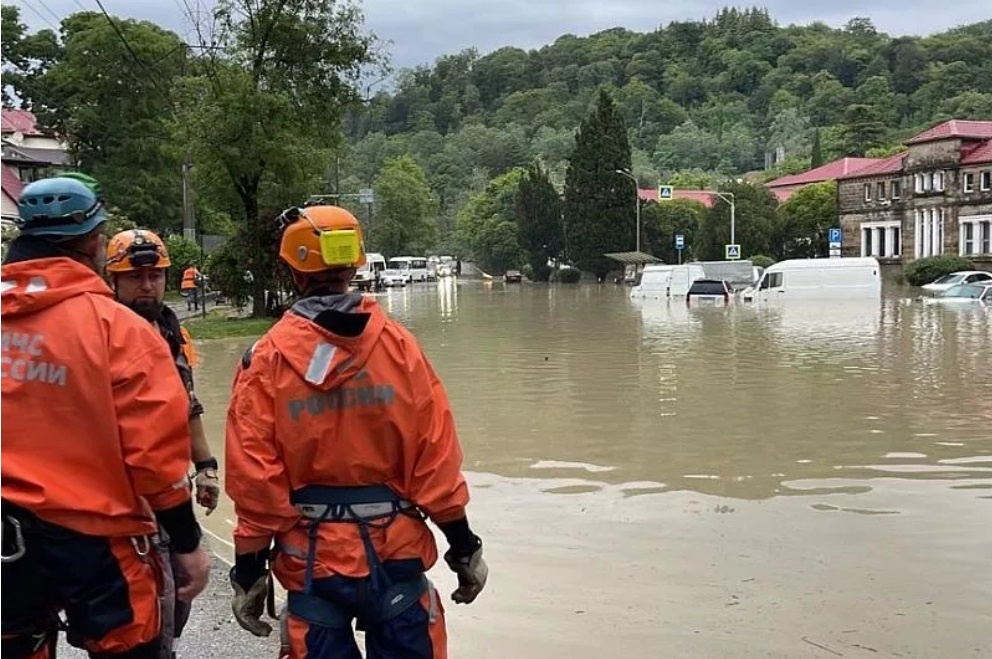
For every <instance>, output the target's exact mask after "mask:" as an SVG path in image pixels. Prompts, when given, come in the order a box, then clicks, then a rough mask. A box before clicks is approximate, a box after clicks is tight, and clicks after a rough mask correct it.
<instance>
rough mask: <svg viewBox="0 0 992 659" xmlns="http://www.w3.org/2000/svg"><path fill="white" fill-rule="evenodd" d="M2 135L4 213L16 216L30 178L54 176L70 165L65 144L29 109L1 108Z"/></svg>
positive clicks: (0, 197)
mask: <svg viewBox="0 0 992 659" xmlns="http://www.w3.org/2000/svg"><path fill="white" fill-rule="evenodd" d="M0 138H2V145H3V165H2V166H0V170H2V177H0V182H2V184H3V188H2V193H3V194H2V195H0V201H2V209H0V210H2V216H3V218H4V219H5V220H11V219H13V218H15V217H17V199H18V197H20V194H21V190H22V189H23V188H24V186H25V185H27V184H28V183H30V182H31V181H35V180H37V179H39V178H44V177H46V176H51V175H52V174H55V173H57V172H59V171H61V170H64V169H66V168H67V167H68V166H69V164H70V163H69V155H68V153H67V151H66V149H65V145H63V144H62V142H61V141H60V140H59V139H58V138H57V137H55V136H53V135H51V134H49V133H46V132H45V131H43V130H41V128H39V126H38V122H37V120H36V119H35V116H34V114H32V113H31V112H29V111H27V110H18V109H9V108H3V109H2V110H0Z"/></svg>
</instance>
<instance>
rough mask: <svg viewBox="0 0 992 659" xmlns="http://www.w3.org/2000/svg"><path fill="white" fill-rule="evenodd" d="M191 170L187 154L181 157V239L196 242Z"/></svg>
mask: <svg viewBox="0 0 992 659" xmlns="http://www.w3.org/2000/svg"><path fill="white" fill-rule="evenodd" d="M191 169H193V163H192V159H191V158H190V155H189V153H188V152H187V153H186V155H185V156H184V157H183V169H182V172H183V238H185V239H186V240H190V241H192V242H196V214H195V212H194V210H193V186H192V184H191V183H190V178H189V175H190V170H191Z"/></svg>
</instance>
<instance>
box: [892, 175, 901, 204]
mask: <svg viewBox="0 0 992 659" xmlns="http://www.w3.org/2000/svg"><path fill="white" fill-rule="evenodd" d="M889 193H890V194H889V197H890V198H892V199H900V198H901V197H902V181H900V180H899V179H897V178H894V179H892V180H891V181H889Z"/></svg>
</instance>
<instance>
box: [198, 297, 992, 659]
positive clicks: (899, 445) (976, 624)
mask: <svg viewBox="0 0 992 659" xmlns="http://www.w3.org/2000/svg"><path fill="white" fill-rule="evenodd" d="M626 293H627V290H626V289H622V288H618V287H615V286H610V285H606V286H596V285H582V286H564V287H548V286H541V285H530V284H523V285H505V284H503V283H501V282H496V283H491V284H483V283H479V282H459V283H456V282H454V281H453V280H450V279H448V280H443V281H442V282H440V283H432V284H418V285H415V286H412V287H407V288H406V289H401V290H394V291H390V292H388V293H385V294H383V295H381V296H379V300H380V302H381V303H382V305H383V306H384V307H385V309H386V310H387V311H388V312H389V313H391V314H392V315H393V316H394V317H395V318H397V319H399V320H400V321H402V322H403V323H405V324H406V325H407V326H408V327H410V328H411V329H412V330H413V332H414V333H415V334H416V335H417V336H418V337H419V339H420V341H421V342H422V344H423V346H424V348H425V350H426V352H427V354H428V355H429V357H430V358H431V360H432V362H433V363H434V365H435V367H436V369H437V371H438V372H439V373H440V375H441V377H442V378H443V380H444V382H445V385H446V387H447V390H448V393H449V395H450V397H451V400H452V403H453V406H454V410H455V415H456V419H457V423H458V429H459V433H460V437H461V441H462V444H463V447H464V450H465V470H466V472H467V473H468V475H469V479H470V482H471V484H472V486H473V502H472V504H471V505H470V519H471V521H472V524H473V526H474V527H475V529H476V531H477V532H478V533H479V535H481V536H482V537H483V539H484V541H485V546H486V557H487V560H488V562H489V566H490V581H489V587H488V589H487V590H486V591H485V592H484V593H483V594H482V596H481V597H480V599H479V600H478V601H477V602H476V603H475V604H473V605H471V606H468V607H463V606H458V607H455V606H454V605H453V604H450V605H449V606H448V607H447V618H448V625H449V635H450V649H451V656H452V657H453V658H460V657H473V658H490V657H491V658H494V659H495V658H497V657H499V658H504V657H511V658H513V659H531V658H534V659H537V658H546V657H567V658H568V659H586V658H589V659H592V658H594V657H595V658H598V657H611V658H619V657H651V658H654V657H658V658H662V657H664V658H685V659H716V658H725V657H726V658H733V659H737V658H745V657H775V658H783V659H785V658H789V659H792V658H796V659H800V658H805V657H810V658H815V659H831V658H832V657H839V656H842V657H876V658H879V657H919V658H926V659H965V658H972V657H974V658H985V659H988V658H990V657H992V309H983V308H940V307H938V306H935V305H924V304H921V303H919V302H916V301H913V300H912V299H911V298H910V297H909V295H910V294H909V293H908V292H907V291H901V290H897V291H887V293H886V297H885V300H884V301H883V302H882V304H880V305H874V304H872V305H868V306H865V305H853V306H852V305H838V304H831V305H827V304H821V305H812V306H810V305H801V306H792V307H787V308H768V309H764V308H758V309H756V308H753V307H751V306H745V305H737V306H731V307H730V308H726V309H724V308H705V309H695V308H694V309H687V308H686V307H685V305H684V304H683V303H679V302H675V303H671V304H669V303H667V302H659V301H650V300H649V301H636V302H635V301H631V300H630V299H628V298H627V296H626ZM250 342H251V341H250V340H248V339H236V340H225V341H207V342H201V343H200V344H199V350H200V353H201V357H202V359H201V365H200V367H199V368H198V374H197V375H198V389H199V391H200V396H201V398H202V400H203V402H204V405H205V406H206V409H207V417H206V419H207V427H208V432H209V438H210V440H211V442H212V443H213V444H214V446H215V447H217V450H218V451H219V452H220V447H221V446H222V443H223V422H224V414H225V410H226V403H227V397H228V390H229V387H230V382H231V376H232V374H233V370H234V365H235V363H236V361H237V359H238V358H239V357H240V354H241V352H242V350H243V349H244V347H245V346H246V345H248V344H249V343H250ZM232 520H233V512H232V509H231V506H230V503H229V502H227V501H225V502H224V503H223V504H222V507H221V509H220V510H218V512H217V513H216V514H214V515H212V516H211V517H210V518H208V519H207V520H206V523H207V526H208V527H209V529H210V530H211V531H212V532H214V533H215V534H217V535H219V536H221V537H222V538H224V539H227V540H229V539H230V532H231V524H232ZM214 544H215V546H217V547H218V548H220V550H221V553H227V554H229V553H230V548H229V547H226V546H225V545H223V544H221V543H219V542H216V541H215V543H214ZM431 577H432V578H433V579H434V580H435V582H436V583H437V584H438V586H439V587H440V588H441V590H442V591H443V592H445V593H447V592H450V590H451V588H452V587H453V584H454V577H453V576H452V575H451V574H450V573H449V572H448V571H447V570H446V569H443V568H440V567H438V568H436V569H435V570H434V571H433V572H432V574H431Z"/></svg>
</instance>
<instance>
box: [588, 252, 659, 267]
mask: <svg viewBox="0 0 992 659" xmlns="http://www.w3.org/2000/svg"><path fill="white" fill-rule="evenodd" d="M603 256H605V257H606V258H608V259H610V260H612V261H616V262H618V263H622V264H624V265H644V264H645V263H664V261H662V260H661V259H659V258H658V257H657V256H651V255H650V254H645V253H644V252H614V253H612V254H603Z"/></svg>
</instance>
